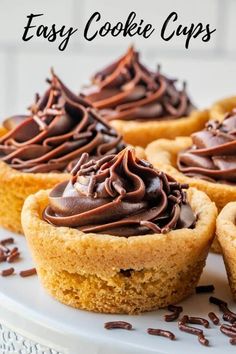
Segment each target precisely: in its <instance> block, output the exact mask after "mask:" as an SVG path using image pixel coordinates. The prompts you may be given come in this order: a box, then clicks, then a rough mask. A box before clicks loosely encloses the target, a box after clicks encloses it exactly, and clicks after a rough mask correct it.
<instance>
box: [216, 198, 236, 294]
mask: <svg viewBox="0 0 236 354" xmlns="http://www.w3.org/2000/svg"><path fill="white" fill-rule="evenodd" d="M216 234H217V239H218V241H219V243H220V245H221V249H222V253H223V258H224V263H225V267H226V271H227V275H228V280H229V285H230V288H231V292H232V295H233V298H234V300H236V202H231V203H228V204H227V205H226V206H225V207H224V208H223V209H222V210H221V212H220V214H219V216H218V218H217V228H216Z"/></svg>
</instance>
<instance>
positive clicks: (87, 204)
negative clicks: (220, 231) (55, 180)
mask: <svg viewBox="0 0 236 354" xmlns="http://www.w3.org/2000/svg"><path fill="white" fill-rule="evenodd" d="M183 188H187V185H181V184H179V183H177V182H176V181H175V180H174V179H173V178H172V177H170V176H168V175H166V174H165V173H163V172H160V171H157V170H156V169H154V168H153V167H152V165H150V164H149V163H148V162H147V161H144V160H141V159H138V158H137V157H136V156H135V153H134V150H132V149H130V148H126V149H124V150H123V151H121V152H120V153H119V154H117V155H110V156H105V157H103V158H101V159H99V160H90V161H88V155H87V154H83V155H82V157H81V159H80V161H79V162H78V163H77V165H76V166H75V167H74V169H73V170H72V171H71V180H70V181H69V182H68V181H67V182H63V183H60V184H59V185H57V186H56V187H55V188H54V189H53V190H52V191H51V193H50V195H49V205H48V206H47V208H46V209H45V211H44V214H43V217H44V219H45V220H46V221H47V222H49V223H51V224H53V225H55V226H66V227H72V228H77V229H79V230H81V231H83V232H85V233H89V232H93V233H106V234H110V235H114V236H125V237H129V236H135V235H144V234H150V233H166V232H168V231H170V230H173V229H179V228H190V227H193V226H194V223H195V216H194V214H193V211H192V209H191V207H190V205H189V204H188V202H187V199H186V193H185V191H184V190H183Z"/></svg>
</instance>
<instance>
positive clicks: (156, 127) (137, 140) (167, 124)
mask: <svg viewBox="0 0 236 354" xmlns="http://www.w3.org/2000/svg"><path fill="white" fill-rule="evenodd" d="M144 120H145V119H144ZM208 120H209V112H208V111H207V110H205V111H194V112H192V113H191V115H189V116H188V117H182V118H176V119H170V120H159V121H157V120H156V121H155V120H153V121H151V120H149V121H142V122H139V121H134V120H133V121H131V120H130V121H123V120H113V121H111V122H110V124H111V125H112V126H113V127H114V128H115V129H116V130H117V131H118V132H119V133H120V134H121V135H123V138H124V140H125V141H126V142H127V143H128V144H131V145H140V146H142V147H145V146H146V145H147V144H149V143H150V142H152V141H153V140H156V139H159V138H170V139H172V138H175V137H176V136H187V135H190V134H192V133H193V132H195V131H197V130H200V129H202V128H203V127H204V125H205V123H206V122H207V121H208Z"/></svg>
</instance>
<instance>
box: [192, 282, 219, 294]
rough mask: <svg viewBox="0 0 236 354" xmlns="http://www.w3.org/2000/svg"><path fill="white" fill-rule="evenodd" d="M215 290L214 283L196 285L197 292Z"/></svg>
mask: <svg viewBox="0 0 236 354" xmlns="http://www.w3.org/2000/svg"><path fill="white" fill-rule="evenodd" d="M214 290H215V287H214V285H212V284H211V285H199V286H197V287H196V294H204V293H213V292H214Z"/></svg>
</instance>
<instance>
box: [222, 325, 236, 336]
mask: <svg viewBox="0 0 236 354" xmlns="http://www.w3.org/2000/svg"><path fill="white" fill-rule="evenodd" d="M220 331H221V332H222V333H224V334H225V335H226V336H228V337H231V338H235V339H236V331H235V330H233V329H232V327H230V326H227V325H225V324H223V325H221V326H220Z"/></svg>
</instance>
